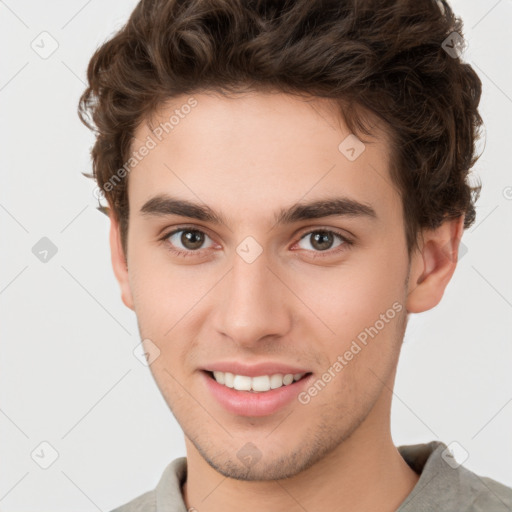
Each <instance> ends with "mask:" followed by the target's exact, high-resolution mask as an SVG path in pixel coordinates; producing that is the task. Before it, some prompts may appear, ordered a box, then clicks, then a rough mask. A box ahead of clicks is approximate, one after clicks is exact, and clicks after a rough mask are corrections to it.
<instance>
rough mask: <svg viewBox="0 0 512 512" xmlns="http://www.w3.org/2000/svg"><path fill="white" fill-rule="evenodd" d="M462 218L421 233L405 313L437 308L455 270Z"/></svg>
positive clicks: (410, 278)
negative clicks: (420, 242) (421, 237)
mask: <svg viewBox="0 0 512 512" xmlns="http://www.w3.org/2000/svg"><path fill="white" fill-rule="evenodd" d="M463 231H464V216H461V217H458V218H456V219H450V220H446V221H444V222H443V223H442V224H441V226H439V227H438V228H436V229H432V230H425V231H424V232H423V241H422V244H421V249H420V250H418V251H416V252H415V253H414V254H413V255H412V261H411V270H410V273H409V290H408V296H407V304H406V308H407V311H409V312H410V313H421V312H423V311H427V310H429V309H432V308H433V307H435V306H437V304H439V302H440V301H441V299H442V297H443V294H444V291H445V289H446V287H447V285H448V283H449V282H450V279H451V278H452V275H453V273H454V272H455V268H456V267H457V258H458V251H459V245H460V240H461V238H462V233H463Z"/></svg>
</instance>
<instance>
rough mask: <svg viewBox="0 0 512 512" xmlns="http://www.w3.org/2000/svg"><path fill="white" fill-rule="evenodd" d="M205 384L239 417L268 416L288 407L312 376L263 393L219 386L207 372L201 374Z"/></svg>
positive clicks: (218, 399) (226, 407)
mask: <svg viewBox="0 0 512 512" xmlns="http://www.w3.org/2000/svg"><path fill="white" fill-rule="evenodd" d="M201 373H202V375H203V379H204V380H205V384H206V386H207V387H208V389H209V390H210V392H211V394H212V395H213V396H214V397H215V398H216V399H217V401H218V402H219V403H220V404H221V405H222V406H223V407H224V408H225V409H226V410H227V411H228V412H230V413H232V414H237V415H239V416H268V415H270V414H273V413H275V412H277V411H278V410H279V409H281V408H282V407H284V406H285V405H288V404H289V403H290V402H292V401H293V400H294V399H296V398H297V396H298V394H299V393H300V392H301V391H302V390H303V389H304V388H305V387H306V386H307V384H308V383H309V381H310V380H311V377H313V375H312V374H309V375H307V376H306V377H303V378H302V379H300V380H298V381H295V382H293V383H292V384H288V385H287V386H281V387H280V388H277V389H271V390H270V391H265V392H261V393H251V392H250V391H238V390H236V389H234V388H228V387H227V386H224V385H223V384H219V383H218V382H217V381H216V380H215V379H214V378H212V377H211V376H210V375H209V374H208V373H207V372H206V371H202V372H201Z"/></svg>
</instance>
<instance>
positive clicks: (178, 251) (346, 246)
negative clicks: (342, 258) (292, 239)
mask: <svg viewBox="0 0 512 512" xmlns="http://www.w3.org/2000/svg"><path fill="white" fill-rule="evenodd" d="M181 231H194V232H197V233H201V234H203V235H206V236H209V235H208V233H205V232H204V231H202V230H200V229H198V228H196V227H193V226H182V227H180V228H177V229H174V230H173V231H170V232H169V233H167V234H165V235H164V236H162V237H161V238H160V239H159V240H160V241H161V242H163V243H164V244H165V246H166V249H167V250H169V251H170V252H171V253H173V254H174V255H175V256H179V257H185V258H186V257H189V256H197V255H198V254H201V253H202V251H206V250H207V249H198V250H196V251H193V250H188V251H184V250H181V249H174V247H173V245H172V244H171V243H170V242H169V240H168V239H169V238H170V237H171V236H172V235H175V234H176V233H179V232H181ZM314 233H328V234H332V235H335V236H337V237H338V238H339V239H340V240H341V241H342V243H341V244H340V245H339V246H338V247H336V248H335V249H328V250H326V251H307V252H313V253H314V255H313V256H312V258H313V259H315V258H324V257H332V256H335V255H337V254H339V253H341V252H343V251H346V250H348V249H349V248H350V247H351V246H352V245H354V242H353V241H352V240H350V239H349V238H347V237H346V236H344V235H342V234H341V233H339V232H338V231H334V230H332V229H327V228H322V227H319V228H316V229H313V230H310V231H306V232H304V233H302V234H301V235H300V237H299V240H298V241H300V240H302V239H303V238H305V237H306V236H308V235H312V234H314ZM209 238H211V237H209ZM304 250H305V249H304Z"/></svg>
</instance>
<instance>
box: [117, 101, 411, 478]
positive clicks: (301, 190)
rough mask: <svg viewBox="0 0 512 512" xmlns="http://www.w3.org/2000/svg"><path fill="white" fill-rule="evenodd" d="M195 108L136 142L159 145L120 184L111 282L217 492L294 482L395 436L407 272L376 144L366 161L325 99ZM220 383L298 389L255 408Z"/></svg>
mask: <svg viewBox="0 0 512 512" xmlns="http://www.w3.org/2000/svg"><path fill="white" fill-rule="evenodd" d="M193 98H194V103H192V101H190V98H188V97H183V98H177V99H176V98H175V99H173V101H172V104H171V103H170V104H168V105H166V106H165V107H162V109H161V110H160V111H159V114H158V116H159V117H158V116H157V117H156V118H155V120H154V122H153V125H152V126H153V128H154V129H155V128H156V130H155V132H152V131H151V129H150V128H149V127H148V125H147V124H146V123H144V124H141V126H140V127H139V128H138V130H137V132H136V134H135V141H134V143H133V146H132V150H136V149H137V148H139V147H140V146H142V145H143V144H144V143H146V142H147V141H148V140H149V139H148V136H149V137H150V138H151V139H152V140H154V142H155V143H156V144H155V145H154V147H151V149H150V151H149V152H148V153H147V154H146V156H144V158H142V159H141V161H140V162H138V163H137V165H136V166H134V167H133V169H132V170H131V172H130V174H129V182H128V183H129V196H128V197H129V204H130V217H129V229H128V246H127V247H128V248H127V255H126V256H127V267H128V270H127V271H126V272H125V271H124V270H123V269H122V268H121V267H122V265H121V263H120V260H121V257H120V252H119V238H118V237H119V233H118V228H117V226H116V224H113V230H112V233H113V235H112V244H113V245H112V247H113V261H114V266H115V268H116V267H117V268H116V275H117V277H118V279H119V281H120V283H121V289H122V296H123V300H124V302H125V304H126V305H127V306H129V307H131V308H133V309H134V311H135V313H136V315H137V319H138V325H139V329H140V335H141V339H145V340H150V342H148V341H146V342H145V343H146V344H147V347H148V352H149V353H150V358H154V361H153V362H152V363H151V366H150V368H151V371H152V373H153V376H154V378H155V380H156V382H157V384H158V386H159V389H160V390H161V392H162V394H163V397H164V398H165V400H166V402H167V404H168V405H169V407H170V409H171V410H172V412H173V414H174V416H175V417H176V419H177V421H178V422H179V424H180V425H181V427H182V429H183V431H184V433H185V436H186V439H187V442H188V443H191V446H192V445H193V446H194V447H195V449H197V451H198V453H200V454H201V455H202V457H203V458H204V459H205V460H206V461H207V462H208V464H209V465H210V466H211V467H212V468H215V469H216V470H217V471H219V472H220V473H222V474H224V475H225V476H230V477H232V478H238V479H246V480H270V479H277V478H284V477H288V476H292V475H295V474H297V473H299V472H301V471H303V470H304V469H306V468H308V467H310V466H311V465H313V464H314V463H315V462H317V461H318V460H320V459H321V458H322V457H324V456H325V455H326V454H328V453H330V452H332V451H333V450H334V449H335V448H336V447H338V446H340V445H342V444H343V443H342V442H343V441H344V440H347V439H348V438H349V436H351V434H354V433H355V432H357V431H358V430H361V429H362V428H363V426H365V428H366V432H367V435H372V432H373V434H375V435H378V429H379V422H381V423H382V425H384V424H385V423H386V421H387V417H386V415H387V414H388V413H389V393H385V392H384V391H385V389H387V386H392V381H393V377H394V371H395V367H396V364H397V359H398V356H399V350H400V345H401V342H402V338H403V334H404V329H405V323H406V314H407V308H408V304H407V301H408V292H409V291H410V290H409V289H408V287H407V278H408V276H409V271H410V267H409V259H408V255H407V251H406V240H405V232H404V227H403V226H404V223H403V215H402V206H401V201H400V197H399V195H398V192H397V190H396V188H394V186H392V184H391V179H390V177H389V168H388V166H389V163H388V149H387V144H386V142H385V133H384V132H383V133H382V134H381V136H380V137H375V138H373V139H371V140H367V141H366V142H365V144H364V151H363V152H362V153H360V154H359V152H360V150H361V149H362V148H363V146H357V145H356V146H354V141H352V142H351V143H349V142H350V139H348V142H347V141H346V142H345V143H344V144H345V145H344V144H342V143H343V141H344V140H345V139H346V137H347V136H349V134H350V133H349V131H348V130H347V128H346V127H345V125H344V124H343V122H342V121H340V120H339V119H338V118H337V117H336V116H335V114H334V110H333V108H332V106H331V107H330V108H329V104H328V103H326V102H325V100H320V99H314V100H312V99H310V100H305V99H298V98H296V97H292V96H289V95H286V94H269V93H255V92H254V93H250V94H249V93H247V94H245V95H243V96H239V97H236V98H223V97H221V96H219V95H216V94H213V93H212V94H206V93H201V94H196V95H194V96H193ZM187 102H188V104H189V105H192V104H193V105H194V106H193V108H183V105H186V104H187ZM176 110H178V111H179V112H180V113H181V115H179V116H175V117H176V119H178V118H179V121H178V122H176V120H174V123H175V124H174V125H173V128H172V131H171V130H170V129H169V128H168V131H169V133H166V132H165V130H163V133H162V128H161V127H162V125H160V124H159V123H165V122H166V121H167V122H168V121H169V118H170V117H171V116H172V115H173V113H174V112H175V111H176ZM184 112H186V114H185V113H184ZM159 126H160V129H158V127H159ZM156 134H159V135H160V138H161V140H159V137H158V136H157V135H156ZM340 144H342V145H341V147H340ZM151 146H153V144H151ZM347 147H349V148H350V147H355V151H354V152H353V153H354V154H352V151H351V150H350V149H348V150H347ZM347 155H348V156H350V158H347ZM354 155H355V156H356V157H357V158H355V159H354ZM173 201H174V202H173ZM179 201H186V202H188V203H193V204H194V205H197V206H198V207H200V208H203V214H202V215H199V214H198V213H200V210H199V209H198V208H196V209H195V210H194V209H192V208H186V206H190V205H186V204H184V203H179ZM329 201H332V203H330V204H331V206H330V207H329ZM336 201H338V202H337V203H336ZM313 203H317V204H316V207H313V206H312V207H310V208H301V206H305V205H311V204H313ZM333 205H334V206H333ZM206 209H207V210H206ZM205 211H207V213H208V212H209V214H210V215H206V214H205V213H204V212H205ZM285 212H287V213H285ZM151 354H153V356H152V355H151ZM150 362H151V360H150ZM336 363H337V364H336ZM236 365H238V366H236ZM257 365H259V366H257ZM222 369H224V370H225V371H228V370H230V369H231V370H233V371H232V372H231V373H234V374H238V375H241V376H242V377H240V378H238V377H235V378H234V379H235V381H236V382H237V386H238V387H240V386H241V387H243V386H246V385H247V383H248V382H249V386H252V385H254V387H257V386H258V385H262V386H263V388H261V389H264V388H265V386H267V388H268V385H269V383H270V384H271V383H272V382H273V383H274V384H272V386H276V385H278V384H279V383H280V382H282V381H280V380H279V377H276V376H275V375H276V374H282V375H285V374H287V373H291V374H292V375H295V373H297V374H305V375H304V376H303V377H302V378H300V379H299V380H297V381H294V382H293V383H292V384H287V385H284V386H282V387H276V388H275V389H271V390H270V391H266V392H265V391H262V392H259V393H255V392H253V391H248V390H236V389H233V388H229V387H227V386H226V385H225V384H226V383H229V376H225V375H224V380H225V384H219V383H217V382H215V380H214V379H213V378H212V376H211V373H210V372H211V371H212V370H216V371H220V370H222ZM244 372H245V373H244ZM216 375H217V376H218V378H219V379H220V380H221V381H222V374H219V373H216ZM243 376H245V378H244V377H243ZM251 376H258V377H261V378H259V379H254V380H253V379H247V377H251ZM265 376H268V378H266V377H265ZM297 377H300V375H297ZM276 383H277V384H276ZM285 384H286V379H285ZM369 418H373V420H374V421H372V422H369V421H368V419H369ZM369 423H371V425H370V424H369ZM372 429H373V430H372ZM251 461H252V462H251ZM256 462H257V463H256Z"/></svg>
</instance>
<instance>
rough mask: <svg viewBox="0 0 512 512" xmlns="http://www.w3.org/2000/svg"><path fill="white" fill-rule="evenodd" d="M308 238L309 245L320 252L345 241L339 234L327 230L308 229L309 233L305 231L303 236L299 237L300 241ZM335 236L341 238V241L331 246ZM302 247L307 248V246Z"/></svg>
mask: <svg viewBox="0 0 512 512" xmlns="http://www.w3.org/2000/svg"><path fill="white" fill-rule="evenodd" d="M308 238H309V239H310V240H311V241H310V246H311V247H312V248H313V250H314V251H320V252H323V251H327V250H329V249H333V248H335V247H338V246H340V245H342V244H344V243H346V242H347V240H346V239H345V238H344V237H343V236H341V235H340V234H338V233H336V232H334V231H328V230H316V231H310V232H309V233H306V234H305V235H304V236H303V237H301V241H302V240H306V239H308ZM336 238H338V239H339V240H341V242H340V243H339V244H338V245H335V246H334V247H333V243H334V241H335V239H336ZM303 248H305V249H308V248H307V247H303ZM308 250H309V249H308Z"/></svg>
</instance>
